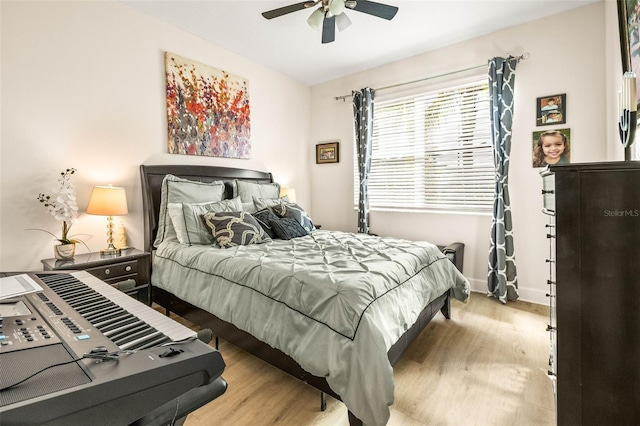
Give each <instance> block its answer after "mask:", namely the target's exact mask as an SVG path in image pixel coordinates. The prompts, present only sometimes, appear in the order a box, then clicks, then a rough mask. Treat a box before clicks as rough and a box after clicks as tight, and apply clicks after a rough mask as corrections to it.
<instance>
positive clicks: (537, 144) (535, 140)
mask: <svg viewBox="0 0 640 426" xmlns="http://www.w3.org/2000/svg"><path fill="white" fill-rule="evenodd" d="M559 133H562V135H564V138H558V137H557V136H560V135H559ZM547 135H548V136H551V138H554V137H555V140H556V141H558V142H563V146H562V147H556V148H555V149H556V152H555V154H554V153H553V152H548V153H547V152H545V150H546V149H548V148H544V147H543V145H544V141H545V139H546V136H547ZM532 136H533V137H532V145H531V147H532V160H533V161H532V166H533V167H534V168H536V167H546V166H547V165H548V164H567V163H571V129H568V128H567V129H547V130H536V131H534V132H533V135H532ZM543 136H545V137H544V138H543ZM547 143H551V144H553V143H554V139H551V140H548V139H547ZM547 154H548V155H549V156H550V157H548V159H547Z"/></svg>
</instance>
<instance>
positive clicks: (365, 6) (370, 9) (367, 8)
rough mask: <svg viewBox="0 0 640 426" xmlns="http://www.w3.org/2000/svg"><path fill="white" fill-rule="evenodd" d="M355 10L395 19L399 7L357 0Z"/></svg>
mask: <svg viewBox="0 0 640 426" xmlns="http://www.w3.org/2000/svg"><path fill="white" fill-rule="evenodd" d="M353 10H357V11H358V12H362V13H367V14H369V15H373V16H377V17H378V18H382V19H387V20H391V19H393V17H394V16H396V13H398V8H397V7H395V6H389V5H387V4H382V3H376V2H375V1H365V0H357V1H356V5H355V6H354V7H353Z"/></svg>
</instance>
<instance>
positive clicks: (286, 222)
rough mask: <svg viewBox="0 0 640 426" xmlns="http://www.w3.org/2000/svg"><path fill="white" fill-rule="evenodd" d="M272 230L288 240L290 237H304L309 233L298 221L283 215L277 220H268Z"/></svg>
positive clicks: (279, 236)
mask: <svg viewBox="0 0 640 426" xmlns="http://www.w3.org/2000/svg"><path fill="white" fill-rule="evenodd" d="M269 224H270V225H271V227H272V228H273V231H274V232H275V234H276V235H277V236H278V238H281V239H283V240H290V239H292V238H297V237H304V236H305V235H309V233H308V232H307V231H306V230H305V229H304V228H303V227H302V225H300V224H299V223H298V221H297V220H296V219H294V218H292V217H283V218H280V219H278V220H272V221H271V222H269Z"/></svg>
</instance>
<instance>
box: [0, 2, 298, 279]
mask: <svg viewBox="0 0 640 426" xmlns="http://www.w3.org/2000/svg"><path fill="white" fill-rule="evenodd" d="M0 11H1V12H0V13H1V19H2V21H1V24H2V28H1V31H2V32H1V37H2V52H1V54H2V58H1V61H2V62H1V63H2V75H1V78H2V80H1V90H2V101H1V108H2V109H1V112H2V123H1V125H2V130H1V138H2V139H1V145H0V203H1V204H0V270H3V271H7V270H29V269H33V270H38V269H41V264H40V259H42V258H50V257H53V249H52V246H53V240H52V238H51V237H49V236H48V235H46V234H45V233H42V232H34V231H26V229H27V228H44V229H47V230H49V231H52V232H55V233H59V232H60V227H61V226H60V222H58V221H56V220H55V219H53V218H52V217H51V216H50V215H48V213H46V211H45V209H44V208H43V207H41V206H40V205H39V203H38V201H37V200H36V197H37V195H38V193H39V192H47V193H50V192H51V190H52V189H53V188H54V187H55V185H56V178H57V176H58V173H59V172H61V171H62V170H64V169H66V168H67V167H75V168H76V169H78V172H77V174H76V177H75V182H76V186H77V192H78V204H79V206H80V209H82V210H84V209H85V208H86V205H87V202H88V198H89V194H90V192H91V188H92V187H93V185H98V184H107V183H111V184H113V185H118V186H124V187H125V188H126V190H127V198H128V204H129V212H130V213H129V215H128V216H125V217H123V218H122V220H123V223H124V224H125V227H126V229H127V232H128V235H129V244H130V245H132V246H134V247H138V248H141V247H143V244H142V240H143V216H142V212H141V210H142V196H141V189H140V177H139V171H138V168H139V165H140V164H162V163H164V164H167V163H189V164H205V165H223V166H229V167H241V168H252V169H257V170H267V171H270V172H273V173H274V176H275V178H276V179H277V180H278V181H280V182H282V183H283V184H286V185H291V186H293V187H295V188H296V189H298V191H297V192H298V194H299V195H298V198H299V199H300V202H301V203H302V204H308V203H309V201H308V200H309V199H308V194H309V190H308V187H309V182H308V179H309V177H308V174H307V172H306V170H307V165H306V160H307V158H308V153H307V149H308V147H309V146H310V143H309V140H308V135H309V125H310V114H309V105H310V101H309V96H310V89H309V88H308V87H307V86H304V85H302V84H301V83H299V82H297V81H295V80H293V79H291V78H289V77H286V76H284V75H283V74H281V73H278V72H275V71H273V70H271V69H268V68H266V67H264V66H261V65H259V64H257V63H255V62H252V61H249V60H247V59H245V58H243V57H240V56H238V55H236V54H234V53H231V52H229V51H227V50H224V49H222V48H220V47H218V46H216V45H213V44H211V43H208V42H205V41H203V40H202V39H200V38H197V37H195V36H193V35H191V34H189V33H186V32H184V31H182V30H179V29H176V28H174V27H171V26H169V25H167V24H164V23H162V22H160V21H158V20H156V19H154V18H151V17H149V16H147V15H145V14H143V13H141V12H139V11H137V10H136V9H133V8H131V7H129V6H126V5H124V4H122V3H120V2H114V1H110V2H102V1H100V2H86V1H80V2H74V1H45V2H6V1H3V2H0ZM165 51H169V52H172V53H175V54H178V55H180V56H183V57H186V58H189V59H193V60H195V61H198V62H201V63H204V64H208V65H211V66H214V67H216V68H220V69H223V70H226V71H228V72H231V73H233V74H236V75H240V76H242V77H244V78H246V79H248V80H249V84H250V101H251V119H252V123H251V131H252V148H253V152H252V158H251V159H250V160H232V159H221V158H203V157H193V156H180V155H170V154H166V152H167V148H166V144H167V129H166V115H165V114H166V113H165V94H164V84H165V83H164V57H163V55H164V52H165ZM72 231H74V232H77V233H87V234H91V235H92V236H93V237H91V238H88V240H87V243H88V245H89V247H90V248H91V250H98V249H101V248H103V247H104V246H106V236H105V231H106V221H105V218H103V217H96V216H89V215H83V216H82V217H81V218H80V223H78V224H77V225H75V226H74V227H73V229H72ZM78 250H79V252H84V251H85V249H83V248H80V247H79V248H78Z"/></svg>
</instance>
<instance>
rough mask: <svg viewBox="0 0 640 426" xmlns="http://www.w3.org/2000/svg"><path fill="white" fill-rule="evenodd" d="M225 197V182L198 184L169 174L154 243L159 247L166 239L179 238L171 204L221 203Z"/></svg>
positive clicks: (162, 190) (161, 198) (163, 186)
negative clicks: (172, 218)
mask: <svg viewBox="0 0 640 426" xmlns="http://www.w3.org/2000/svg"><path fill="white" fill-rule="evenodd" d="M223 197H224V182H222V181H215V182H198V181H193V180H188V179H183V178H179V177H177V176H174V175H171V174H168V175H166V176H165V177H164V179H163V180H162V187H161V191H160V213H159V215H158V233H157V234H156V240H155V242H154V243H153V245H154V246H156V247H158V245H160V243H161V242H162V241H164V240H165V239H175V238H177V236H176V232H175V229H174V228H173V223H172V222H171V218H170V217H169V212H168V206H169V203H204V202H214V201H221V200H222V198H223Z"/></svg>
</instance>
